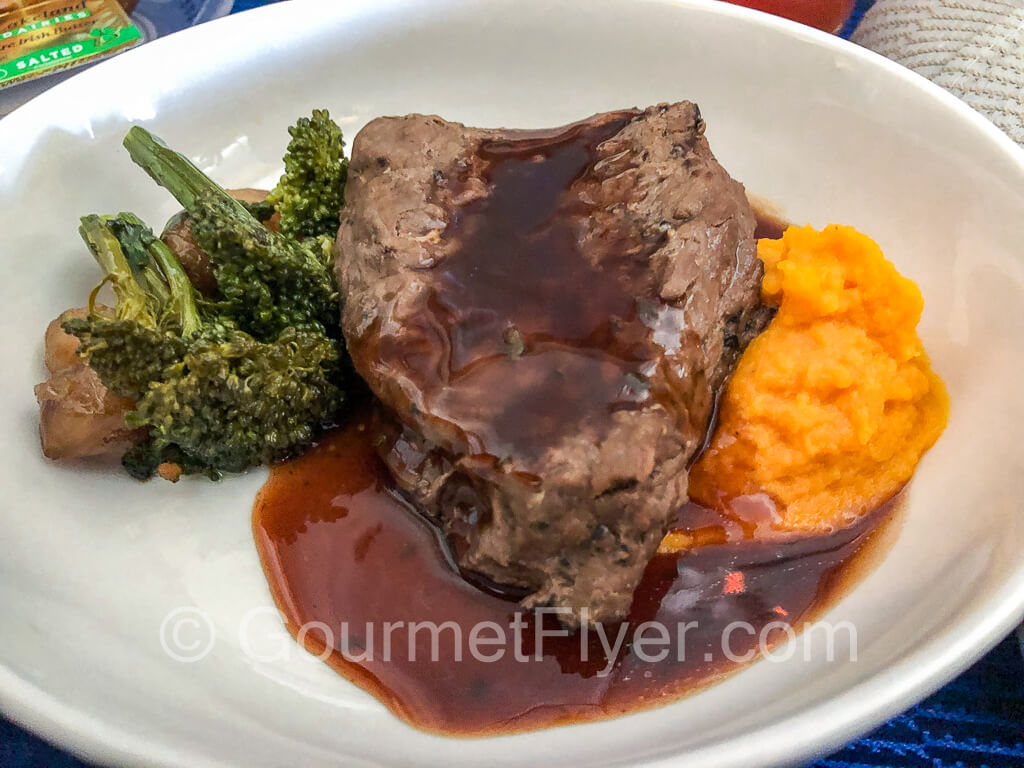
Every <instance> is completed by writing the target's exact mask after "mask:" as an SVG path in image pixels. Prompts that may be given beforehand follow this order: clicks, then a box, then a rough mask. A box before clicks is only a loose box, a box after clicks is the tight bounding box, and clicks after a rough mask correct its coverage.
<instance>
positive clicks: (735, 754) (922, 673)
mask: <svg viewBox="0 0 1024 768" xmlns="http://www.w3.org/2000/svg"><path fill="white" fill-rule="evenodd" d="M552 1H553V2H555V1H557V2H558V3H559V4H561V5H572V4H576V3H579V2H585V0H552ZM617 1H618V2H622V3H626V2H630V3H631V4H632V7H633V8H634V9H635V3H636V2H637V1H638V0H617ZM643 2H647V3H651V4H659V5H669V6H676V7H679V8H683V9H689V10H691V11H695V12H703V13H710V14H712V15H717V16H724V17H732V18H735V19H737V20H738V21H739V22H741V23H749V24H752V25H755V26H759V27H761V28H764V29H766V30H770V31H771V33H772V34H781V35H783V36H786V37H789V38H791V39H797V40H803V41H809V42H812V43H815V44H817V45H819V46H822V47H824V48H826V49H829V50H832V51H834V52H836V53H837V54H838V55H840V56H842V57H852V58H853V59H859V60H860V61H861V63H862V64H864V65H866V66H868V67H869V68H872V67H873V68H876V70H881V71H884V72H885V73H886V75H887V76H891V77H896V78H897V79H900V80H903V81H904V82H906V83H907V84H908V85H910V86H912V87H913V88H915V89H917V90H919V91H923V92H924V93H925V94H927V95H928V96H929V97H930V98H931V99H934V100H937V101H938V102H939V103H941V104H942V105H943V106H944V107H946V108H947V109H949V110H951V112H952V115H953V116H955V117H957V118H959V119H961V120H963V121H966V123H967V124H968V125H969V126H970V127H971V128H972V129H974V130H976V131H979V132H980V136H983V137H984V138H985V139H986V140H987V141H988V142H989V143H990V144H991V145H992V147H993V148H994V149H998V150H1001V153H1002V155H1003V157H1004V159H1005V160H1006V161H1007V162H1009V163H1011V164H1013V165H1015V166H1017V167H1018V168H1019V169H1020V170H1021V171H1022V172H1024V149H1022V148H1021V147H1019V146H1018V145H1017V144H1015V143H1014V142H1013V140H1012V139H1010V137H1009V136H1008V135H1007V134H1005V133H1004V132H1003V131H1002V130H1000V129H999V128H998V127H997V126H996V125H995V124H994V123H992V122H991V121H989V120H988V119H987V118H986V117H984V116H983V115H981V114H980V113H979V112H977V111H975V110H974V109H972V108H971V107H970V106H968V105H967V104H966V103H964V102H963V101H961V100H960V99H958V98H957V97H956V96H954V95H953V94H952V93H950V92H948V91H946V90H944V89H942V88H941V87H939V86H938V85H936V84H934V83H932V82H931V81H929V80H927V79H926V78H924V77H923V76H921V75H919V74H917V73H915V72H913V71H911V70H909V69H907V68H905V67H903V66H902V65H900V64H897V63H895V62H893V61H891V60H889V59H886V58H885V57H883V56H881V55H880V54H877V53H875V52H873V51H870V50H868V49H866V48H862V47H860V46H858V45H856V44H854V43H851V42H849V41H847V40H843V39H841V38H838V37H836V36H834V35H830V34H828V33H826V32H822V31H820V30H816V29H812V28H810V27H805V26H803V25H801V24H798V23H796V22H791V21H788V20H786V19H782V18H779V17H776V16H772V15H770V14H767V13H762V12H760V11H755V10H752V9H749V8H745V7H741V6H734V5H731V4H728V3H724V2H720V0H643ZM442 4H443V5H444V6H446V7H448V8H468V9H470V10H471V9H472V8H473V7H474V6H478V5H480V3H479V0H377V2H375V1H374V0H347V2H346V3H345V4H344V7H342V6H341V4H339V3H337V2H336V0H291V2H290V3H287V4H284V3H272V4H270V5H266V6H262V7H259V8H254V9H249V10H246V11H245V12H244V13H241V14H232V15H229V16H226V17H223V18H220V19H216V20H213V21H210V22H207V23H204V24H202V25H199V26H195V27H192V28H190V29H186V30H182V31H180V32H177V33H175V34H172V35H168V36H166V37H163V38H160V39H158V40H155V41H153V42H151V43H148V44H146V45H144V46H139V47H137V48H135V49H132V50H130V51H126V52H125V53H123V54H121V55H119V56H117V57H114V58H112V59H109V60H107V61H104V62H101V63H99V64H97V65H95V66H94V67H90V68H89V69H87V70H85V71H83V72H80V73H78V74H76V75H74V76H73V77H71V78H69V79H68V80H66V81H64V82H61V83H59V84H57V85H55V86H54V87H53V88H51V89H49V90H47V91H45V92H44V93H42V94H40V95H38V96H36V97H35V98H33V99H31V100H30V101H29V102H27V103H25V104H24V105H22V106H20V107H19V108H18V109H16V110H14V111H13V112H11V113H10V114H9V115H7V116H6V117H3V118H0V139H2V137H3V135H4V134H5V133H6V132H7V130H6V129H8V128H10V127H11V126H17V125H18V124H20V123H22V122H29V123H32V121H33V120H34V118H35V115H36V113H42V114H43V115H49V114H52V113H53V111H54V110H53V108H52V106H51V105H53V106H56V104H57V103H59V102H60V101H61V100H62V99H63V98H64V97H65V96H66V95H70V94H72V93H73V92H76V91H77V90H79V89H80V88H81V89H85V88H88V86H89V80H90V79H91V78H95V77H99V76H100V75H97V74H96V73H97V72H99V73H101V74H102V75H104V76H105V75H106V73H108V72H109V73H114V72H116V70H117V68H125V67H131V66H132V65H133V64H134V62H136V61H139V60H141V59H142V58H143V57H160V56H162V55H164V54H166V53H172V52H174V51H175V49H179V48H181V47H183V46H186V45H189V44H190V43H195V44H200V43H201V41H202V38H203V37H204V36H210V37H212V38H215V39H216V38H220V39H224V35H228V36H230V32H229V29H228V27H243V26H248V27H260V26H266V27H268V28H269V27H271V26H272V25H273V23H274V19H275V17H277V16H278V15H279V14H280V15H281V16H283V15H284V14H286V13H287V14H295V13H296V12H301V9H297V8H296V5H304V6H310V7H319V8H320V9H321V10H319V11H317V12H318V13H326V14H329V15H331V16H337V17H344V16H346V15H349V16H351V17H353V18H358V17H359V16H360V15H361V14H362V13H363V12H366V11H368V12H370V13H371V14H372V13H382V12H383V10H384V8H385V7H394V8H400V7H430V8H431V9H434V10H436V9H437V7H438V5H442ZM243 19H244V21H243ZM340 23H344V21H342V22H340ZM43 122H44V123H47V122H49V120H48V119H46V120H44V121H43ZM36 125H39V123H38V122H36ZM975 615H976V616H979V617H980V619H981V620H979V621H976V622H974V623H973V624H972V625H971V626H969V627H968V628H967V629H966V631H962V632H960V634H959V635H958V636H956V637H954V638H953V640H954V642H948V641H949V640H950V637H949V635H950V633H952V632H953V629H947V630H945V631H944V632H943V633H942V634H940V635H937V636H935V637H932V638H930V639H929V640H928V641H926V642H924V643H923V644H921V645H919V646H917V647H916V648H914V649H913V650H911V651H908V652H907V653H905V654H904V655H903V657H902V658H901V659H900V660H899V661H898V662H897V663H895V664H892V665H890V666H888V667H886V668H885V669H884V670H882V671H879V672H878V673H876V674H875V675H874V676H872V677H870V678H868V679H866V680H864V681H862V682H861V683H859V684H858V685H856V686H854V687H852V688H848V689H847V690H845V691H844V692H843V693H842V694H841V695H840V696H838V697H836V698H834V699H832V700H830V701H828V702H826V703H824V704H811V705H807V706H804V707H803V708H801V709H799V710H798V711H796V712H794V713H793V714H791V715H789V716H788V717H785V718H783V719H780V720H777V721H774V722H772V723H770V724H769V725H765V726H762V727H760V728H758V729H756V730H753V731H750V732H748V733H747V734H746V735H745V738H744V739H743V740H742V743H741V742H740V741H738V740H735V739H734V740H732V741H731V742H730V741H725V742H717V743H713V744H710V745H708V746H705V747H702V748H700V749H698V750H694V751H690V752H687V753H682V754H675V755H665V756H659V757H654V758H652V759H649V760H646V761H644V762H642V763H632V764H633V765H642V766H644V767H645V768H672V767H674V766H681V765H683V764H684V762H689V761H701V760H703V761H709V760H710V759H713V760H714V762H713V764H715V765H718V766H722V768H725V767H726V766H737V768H739V767H740V766H748V765H750V764H751V759H752V758H754V759H756V760H757V763H758V764H761V765H766V766H775V765H778V766H781V765H786V764H793V763H801V762H804V761H807V760H810V759H813V758H815V757H817V756H819V755H821V754H824V753H826V752H828V751H829V750H831V749H835V748H838V747H840V746H841V745H842V744H844V743H846V742H848V741H849V740H851V739H853V738H855V737H856V736H857V735H859V734H861V733H864V732H867V731H869V730H871V729H872V728H874V727H876V726H878V725H880V724H882V723H884V722H886V721H887V720H888V719H890V718H891V717H893V716H895V715H897V714H899V713H900V712H902V711H904V710H905V709H906V708H908V707H910V706H912V705H913V704H914V703H915V702H917V701H919V700H921V699H923V698H924V697H926V696H928V695H930V694H931V693H933V692H934V691H935V690H937V689H938V688H940V687H941V686H942V685H944V684H945V683H947V682H949V681H950V680H952V679H953V678H954V677H956V676H957V675H959V674H960V673H961V672H963V671H964V670H966V669H967V667H969V666H970V665H971V664H973V663H974V662H975V661H977V660H978V659H980V658H981V657H982V656H983V655H984V654H986V653H987V652H988V651H989V650H991V649H992V648H993V647H995V645H997V644H998V643H999V642H1000V641H1001V640H1002V639H1003V638H1004V637H1005V636H1007V635H1009V634H1010V633H1011V632H1012V631H1013V629H1014V628H1015V627H1016V626H1018V625H1019V624H1020V623H1021V622H1022V621H1024V567H1022V568H1021V569H1020V570H1019V571H1018V572H1017V573H1016V574H1014V576H1013V577H1012V578H1011V579H1009V580H1008V581H1007V582H1006V583H1005V584H1004V585H1003V586H1002V588H1001V589H1000V590H998V591H996V592H995V594H994V595H993V596H992V597H991V598H990V599H989V600H988V602H987V603H986V604H985V605H983V606H981V607H980V608H977V609H975ZM956 626H960V625H956ZM893 679H896V680H899V681H900V684H899V685H898V686H893V685H892V681H893ZM0 711H2V712H3V714H4V716H5V717H7V718H8V719H9V720H11V721H12V722H14V723H16V724H18V725H19V726H21V727H23V728H27V729H29V730H30V731H32V732H34V733H35V734H37V735H39V736H40V737H41V738H43V739H45V740H47V741H49V742H50V743H52V744H54V745H56V746H58V747H59V748H61V749H63V750H66V751H68V752H70V753H72V754H75V755H77V756H79V757H81V758H83V759H85V760H89V761H91V762H95V763H99V764H103V765H111V766H114V765H116V766H122V767H123V768H232V764H231V763H227V762H223V761H221V760H219V759H216V758H211V757H209V756H208V755H204V754H201V753H198V752H194V751H190V750H189V749H188V748H183V747H179V746H176V745H173V744H167V743H164V742H161V741H160V740H158V739H149V738H144V737H138V736H136V735H134V734H133V733H131V732H130V731H129V730H128V729H126V728H124V727H122V726H120V725H115V724H113V723H111V722H108V721H105V720H101V719H99V718H97V717H94V716H92V715H90V714H89V713H88V712H85V711H80V710H78V709H76V708H75V707H73V706H71V705H67V704H64V703H63V702H61V701H60V700H59V699H58V698H57V697H55V696H53V695H51V694H49V693H48V692H47V691H46V690H45V689H43V688H41V687H39V686H36V685H34V684H32V683H29V682H27V681H26V680H24V679H22V678H21V677H19V676H18V675H16V674H15V673H14V672H13V671H12V670H11V669H9V668H7V667H6V666H4V665H3V664H2V663H0ZM643 714H644V713H643V712H639V713H635V714H632V715H628V716H627V717H642V716H643ZM823 723H824V725H823ZM409 727H410V728H411V726H409ZM563 727H572V726H563ZM782 734H785V736H786V738H779V736H780V735H782ZM794 737H795V738H794ZM498 738H503V737H498ZM474 741H476V740H474ZM481 741H482V740H481ZM749 745H754V746H749ZM381 765H382V768H383V764H381Z"/></svg>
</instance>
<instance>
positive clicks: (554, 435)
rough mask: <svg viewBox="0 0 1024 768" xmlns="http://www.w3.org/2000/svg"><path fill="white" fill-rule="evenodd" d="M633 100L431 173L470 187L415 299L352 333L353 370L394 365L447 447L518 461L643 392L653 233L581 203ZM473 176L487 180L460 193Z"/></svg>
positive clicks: (653, 356) (657, 238)
mask: <svg viewBox="0 0 1024 768" xmlns="http://www.w3.org/2000/svg"><path fill="white" fill-rule="evenodd" d="M639 114H640V113H639V112H636V111H632V110H630V111H624V112H620V113H613V114H610V115H609V116H608V117H607V119H605V120H604V121H603V122H601V123H584V124H578V125H573V126H569V127H568V128H566V129H564V130H563V129H559V131H557V132H552V131H539V132H537V131H530V132H524V133H523V134H522V135H521V136H519V137H516V138H514V139H507V140H506V139H503V140H485V141H483V142H482V143H481V144H480V147H479V148H478V149H477V151H476V153H475V156H474V158H473V161H472V164H473V168H472V169H470V168H469V167H467V168H466V169H464V171H463V175H462V177H461V178H451V179H448V178H442V180H441V181H439V182H438V183H439V184H443V185H446V186H448V187H449V188H450V189H451V194H452V195H453V197H454V198H455V199H462V198H463V197H466V196H468V197H469V198H470V199H469V202H466V203H465V204H462V205H458V206H456V207H454V210H453V214H452V221H451V223H450V224H449V225H448V226H447V227H446V228H445V229H444V232H443V233H442V234H440V235H439V240H440V247H443V248H449V249H450V252H448V253H447V255H445V257H444V258H443V260H440V262H439V263H438V264H436V265H434V264H430V265H427V266H425V268H426V269H429V270H430V271H431V277H430V279H429V281H426V285H427V287H426V288H425V293H426V297H425V298H424V299H423V301H422V303H421V304H419V305H417V306H416V308H415V310H414V311H411V312H410V313H409V315H408V316H405V317H403V319H402V322H401V327H396V328H394V329H392V330H387V329H385V330H382V331H381V332H380V333H379V334H378V333H374V334H370V335H369V336H370V337H371V341H370V342H369V344H368V348H366V349H364V348H362V347H361V345H360V341H359V340H354V342H353V343H352V345H351V346H352V354H353V356H354V357H356V359H357V360H360V359H363V358H366V359H363V370H369V368H367V367H365V366H366V365H372V364H376V363H377V362H378V361H384V363H385V364H387V365H389V367H392V368H393V369H395V370H401V371H402V372H403V377H407V378H408V380H409V381H411V382H412V383H413V384H414V389H415V393H416V394H415V395H414V397H419V398H422V399H421V400H420V401H418V402H416V405H417V407H419V408H421V410H423V411H424V412H427V413H429V414H430V415H431V417H432V418H433V419H435V420H442V421H444V422H445V423H446V424H447V425H449V426H450V427H451V428H453V430H454V431H455V432H457V434H459V435H460V441H461V442H462V443H463V445H460V446H459V452H463V451H465V452H468V453H472V454H474V455H489V456H494V457H499V458H514V459H515V460H516V466H518V467H520V468H521V469H524V470H529V469H530V468H531V462H532V461H534V460H536V459H539V458H540V457H542V456H543V455H544V454H545V452H546V451H547V449H548V448H550V447H551V446H552V445H555V444H557V443H558V442H559V441H560V440H561V439H562V438H563V437H564V436H565V435H566V434H569V433H576V432H579V431H580V430H581V427H582V428H585V429H587V432H588V434H591V435H595V436H597V437H598V438H599V437H600V436H601V435H602V434H603V433H604V431H605V430H606V429H607V428H608V426H609V424H610V422H611V414H612V413H614V412H615V411H617V410H623V409H630V408H636V407H639V406H640V405H642V404H644V403H645V402H646V401H647V400H648V398H649V397H651V396H657V395H658V393H657V392H654V393H652V392H651V391H650V388H649V387H647V386H645V384H644V382H643V379H642V377H643V371H644V370H645V364H646V363H649V362H650V361H654V360H657V359H658V358H659V357H660V355H661V353H662V350H661V348H659V347H658V346H657V343H656V342H657V340H656V339H652V333H651V328H650V327H649V325H648V324H645V315H644V314H643V313H642V311H641V309H642V307H643V306H644V302H645V301H646V302H647V303H649V304H652V305H657V304H658V302H655V301H654V298H655V297H654V286H653V285H652V280H651V272H650V268H649V262H650V255H651V253H652V252H654V251H655V250H657V249H658V248H659V247H661V246H662V245H663V244H664V241H665V239H666V237H667V235H666V234H665V232H663V231H660V230H659V231H655V232H652V233H640V232H635V231H633V230H632V226H633V225H632V224H627V223H626V222H625V219H624V217H622V216H620V215H618V214H616V213H614V212H612V211H610V210H605V207H604V206H599V205H597V204H595V203H594V202H593V201H594V200H597V199H601V194H602V193H601V192H600V187H601V185H602V184H605V183H610V182H609V179H614V178H618V177H617V176H616V174H619V173H620V172H621V169H618V168H617V167H615V164H614V162H612V160H614V158H611V159H600V158H601V157H602V156H603V155H602V153H601V152H600V151H599V147H601V145H602V144H603V143H604V142H606V141H607V140H608V139H610V138H611V137H613V136H615V135H616V134H618V133H619V132H620V131H621V130H622V129H623V127H624V126H626V125H627V124H628V123H629V122H630V121H631V120H633V119H634V118H636V117H637V116H638V115H639ZM604 149H607V145H606V146H605V148H604ZM481 182H483V183H485V184H486V187H487V189H488V190H489V192H488V194H486V195H485V196H482V197H479V196H478V197H475V198H473V190H474V189H477V188H478V187H479V185H480V184H481ZM629 193H630V190H625V191H624V193H623V194H624V195H628V194H629ZM603 194H604V195H605V196H607V193H606V192H605V193H603ZM584 233H589V234H588V235H585V234H584ZM594 233H599V236H596V235H595V234H594ZM583 239H586V241H587V247H586V253H584V252H582V249H581V248H580V242H581V240H583ZM580 285H585V286H587V289H586V290H577V289H574V288H573V286H580ZM678 340H679V334H678V332H677V333H676V334H675V343H677V344H678ZM649 372H650V371H648V373H649ZM705 410H706V409H705ZM524 414H529V417H528V418H524Z"/></svg>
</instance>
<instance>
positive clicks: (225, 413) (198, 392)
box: [127, 328, 341, 472]
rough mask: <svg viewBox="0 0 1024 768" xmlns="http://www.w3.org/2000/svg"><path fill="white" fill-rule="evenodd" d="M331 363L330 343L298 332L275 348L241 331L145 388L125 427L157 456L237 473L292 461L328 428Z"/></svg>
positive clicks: (205, 345) (333, 396)
mask: <svg viewBox="0 0 1024 768" xmlns="http://www.w3.org/2000/svg"><path fill="white" fill-rule="evenodd" d="M336 363H337V351H336V349H335V347H334V344H333V343H332V342H331V340H330V339H328V338H326V337H325V336H323V335H322V334H319V333H314V332H310V331H304V330H299V329H295V328H289V329H288V330H286V331H284V332H283V333H282V334H281V336H280V337H279V338H278V339H277V341H275V342H273V343H266V342H260V341H256V340H255V339H253V338H252V337H251V336H249V335H248V334H245V333H242V332H241V331H236V332H235V333H234V334H232V335H230V336H229V337H228V339H227V340H225V341H223V342H208V341H199V342H197V343H196V344H193V345H192V346H191V347H190V348H189V350H188V352H187V354H186V355H185V357H184V359H183V360H182V361H181V363H179V364H178V365H176V366H175V367H173V368H172V369H170V370H169V371H167V372H166V373H165V375H164V377H163V379H162V380H161V381H156V382H153V383H152V384H151V385H150V388H149V390H148V391H147V392H146V394H145V396H144V397H143V398H142V399H141V400H139V401H138V403H137V404H136V407H135V410H134V411H132V412H131V413H129V414H128V417H127V422H128V425H129V426H132V427H135V426H144V427H149V428H150V435H151V438H152V446H151V451H153V452H154V453H157V454H161V455H164V454H165V452H168V451H169V452H171V453H172V454H173V452H175V451H177V452H180V453H182V454H184V456H186V457H188V460H189V461H190V462H192V463H195V464H198V465H200V466H202V467H204V468H209V469H213V470H217V471H222V472H240V471H242V470H244V469H247V468H248V467H251V466H254V465H256V464H266V463H270V462H274V461H278V460H280V459H283V458H287V457H288V456H291V455H294V454H295V453H297V452H298V451H299V450H301V448H304V447H305V446H307V445H309V444H310V443H311V442H312V441H313V439H314V438H315V436H316V434H317V433H318V432H319V430H320V429H321V428H322V427H324V426H325V425H327V424H330V423H332V422H333V420H334V419H335V417H336V414H337V412H338V408H339V406H340V404H341V393H340V391H339V390H338V388H337V387H336V386H335V384H334V382H333V381H332V374H333V373H334V372H335V371H336V368H337V366H336Z"/></svg>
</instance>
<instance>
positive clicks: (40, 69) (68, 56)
mask: <svg viewBox="0 0 1024 768" xmlns="http://www.w3.org/2000/svg"><path fill="white" fill-rule="evenodd" d="M131 5H134V3H131ZM142 39H143V36H142V32H141V31H140V30H139V28H138V27H137V26H136V25H135V24H133V23H132V21H131V19H130V18H129V17H128V14H127V12H126V11H125V8H124V7H123V5H122V3H120V2H118V0H0V89H4V88H8V87H10V86H12V85H16V84H18V83H23V82H25V81H27V80H32V79H34V78H38V77H43V76H46V75H50V74H53V73H55V72H60V71H62V70H66V69H71V68H73V67H78V66H81V65H83V64H87V63H89V62H92V61H96V60H97V59H101V58H104V57H106V56H110V55H112V54H114V53H118V52H120V51H123V50H126V49H127V48H131V47H132V46H134V45H137V44H138V43H140V42H142Z"/></svg>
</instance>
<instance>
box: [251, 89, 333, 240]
mask: <svg viewBox="0 0 1024 768" xmlns="http://www.w3.org/2000/svg"><path fill="white" fill-rule="evenodd" d="M288 133H289V134H291V137H292V140H291V142H290V143H289V144H288V152H287V154H285V156H284V176H282V177H281V180H280V181H279V182H278V185H277V187H276V188H275V189H274V191H273V192H271V193H270V197H269V198H267V202H269V203H272V204H273V205H274V206H275V208H276V209H277V212H278V213H279V214H281V232H282V233H283V234H284V235H286V236H287V237H293V238H296V239H299V240H302V239H305V238H311V237H329V238H331V239H333V238H334V237H336V236H337V234H338V226H339V224H340V221H339V211H340V209H341V206H342V203H343V202H344V200H345V180H346V178H347V177H348V161H347V160H346V159H345V155H344V151H343V150H344V147H345V142H344V140H343V139H342V137H341V128H339V127H338V125H337V123H335V122H334V121H333V120H331V115H330V113H329V112H328V111H327V110H326V109H317V110H314V111H313V117H312V118H308V117H303V118H300V119H299V121H298V122H297V123H296V124H295V125H293V126H292V127H291V128H289V129H288Z"/></svg>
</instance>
